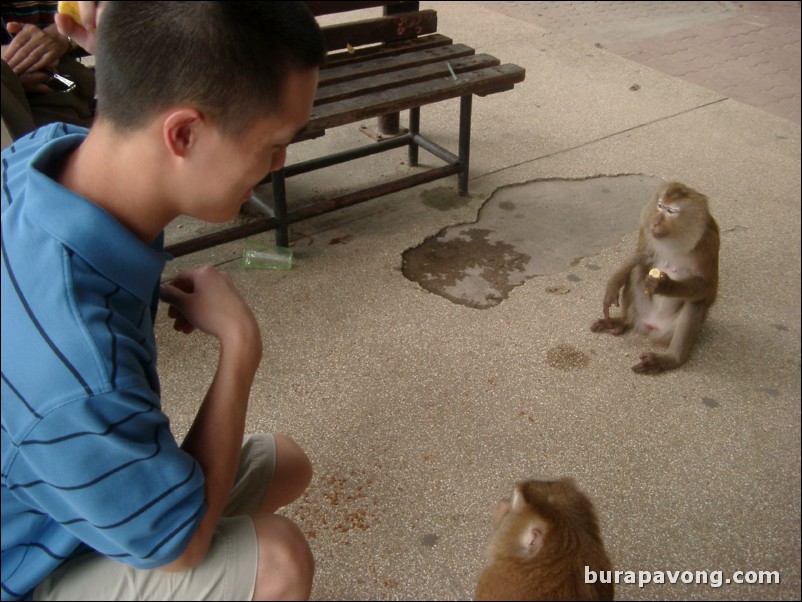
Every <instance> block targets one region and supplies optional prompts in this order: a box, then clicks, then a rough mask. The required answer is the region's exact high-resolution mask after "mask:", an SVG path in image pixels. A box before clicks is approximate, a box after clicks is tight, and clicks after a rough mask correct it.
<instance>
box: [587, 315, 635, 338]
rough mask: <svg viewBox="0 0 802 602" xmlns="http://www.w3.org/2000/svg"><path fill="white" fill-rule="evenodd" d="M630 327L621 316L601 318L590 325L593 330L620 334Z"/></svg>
mask: <svg viewBox="0 0 802 602" xmlns="http://www.w3.org/2000/svg"><path fill="white" fill-rule="evenodd" d="M628 328H629V327H628V326H627V324H626V322H624V321H623V320H621V319H620V318H600V319H598V320H596V321H595V322H594V323H593V325H592V326H591V327H590V329H591V331H593V332H609V333H610V334H612V335H615V336H618V335H621V334H624V333H625V332H626V331H627V329H628Z"/></svg>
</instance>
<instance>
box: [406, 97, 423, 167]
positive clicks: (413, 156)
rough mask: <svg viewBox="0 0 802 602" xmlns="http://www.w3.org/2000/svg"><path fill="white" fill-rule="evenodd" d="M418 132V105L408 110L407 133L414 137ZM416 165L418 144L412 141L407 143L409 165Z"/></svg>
mask: <svg viewBox="0 0 802 602" xmlns="http://www.w3.org/2000/svg"><path fill="white" fill-rule="evenodd" d="M418 134H420V107H415V108H414V109H410V110H409V135H410V136H411V137H412V138H413V139H414V137H415V136H417V135H418ZM417 165H418V145H417V144H416V143H415V142H414V141H412V142H410V143H409V166H410V167H415V166H417Z"/></svg>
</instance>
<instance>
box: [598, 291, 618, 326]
mask: <svg viewBox="0 0 802 602" xmlns="http://www.w3.org/2000/svg"><path fill="white" fill-rule="evenodd" d="M619 290H620V287H615V286H608V287H607V290H606V291H605V292H604V304H603V305H602V313H603V314H604V318H605V319H606V320H609V319H610V307H611V306H612V305H615V306H616V307H618V298H619Z"/></svg>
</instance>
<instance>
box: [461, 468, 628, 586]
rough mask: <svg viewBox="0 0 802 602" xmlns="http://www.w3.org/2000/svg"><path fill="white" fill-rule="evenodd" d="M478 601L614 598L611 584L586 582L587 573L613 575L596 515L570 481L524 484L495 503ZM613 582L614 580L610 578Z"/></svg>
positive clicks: (588, 502)
mask: <svg viewBox="0 0 802 602" xmlns="http://www.w3.org/2000/svg"><path fill="white" fill-rule="evenodd" d="M487 555H488V556H489V557H490V560H491V563H490V564H489V565H488V566H487V567H486V568H485V569H484V570H483V571H482V574H481V575H480V576H479V582H478V584H477V586H476V593H475V595H474V600H612V599H613V593H614V586H613V584H612V583H601V580H600V579H598V580H596V579H594V582H593V583H585V580H586V578H585V574H586V570H591V571H593V574H594V575H598V574H599V572H600V571H606V572H607V573H606V574H608V575H609V574H610V571H611V570H612V564H611V563H610V559H609V558H608V556H607V553H606V552H605V551H604V544H603V543H602V539H601V534H600V532H599V526H598V523H597V520H596V512H595V511H594V509H593V505H592V504H591V502H590V500H589V499H588V498H587V496H585V495H584V494H583V493H582V492H581V491H579V489H577V487H576V484H575V483H574V481H573V480H571V479H560V480H558V481H523V482H521V483H518V484H517V485H516V486H515V491H514V492H513V495H512V500H511V501H503V502H499V503H498V504H497V505H496V515H495V531H494V532H493V535H492V537H491V538H490V543H489V544H488V546H487ZM607 581H610V579H607Z"/></svg>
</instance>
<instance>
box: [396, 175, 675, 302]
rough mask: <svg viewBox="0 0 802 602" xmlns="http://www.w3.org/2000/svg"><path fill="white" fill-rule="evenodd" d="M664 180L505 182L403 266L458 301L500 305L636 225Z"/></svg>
mask: <svg viewBox="0 0 802 602" xmlns="http://www.w3.org/2000/svg"><path fill="white" fill-rule="evenodd" d="M662 183H663V180H661V179H660V178H657V177H655V176H646V175H620V176H598V177H594V178H586V179H582V180H564V179H554V180H536V181H533V182H527V183H524V184H514V185H511V186H503V187H501V188H498V189H497V190H496V191H495V192H494V193H493V194H492V195H490V198H489V199H488V200H487V201H485V203H484V204H483V205H482V207H481V208H480V209H479V216H478V218H477V220H476V221H475V222H473V223H466V224H456V225H454V226H449V227H447V228H444V229H443V230H441V231H440V232H439V233H437V234H435V235H434V236H430V237H429V238H427V239H426V240H425V241H423V242H422V243H421V244H420V245H418V246H417V247H414V248H411V249H407V250H406V251H405V252H404V254H403V264H402V272H403V274H404V276H406V277H407V278H408V279H409V280H412V281H413V282H417V283H418V284H419V285H420V286H422V287H423V288H424V289H425V290H427V291H429V292H432V293H435V294H437V295H441V296H442V297H445V298H446V299H449V300H450V301H453V302H454V303H459V304H461V305H466V306H468V307H473V308H475V309H488V308H490V307H494V306H496V305H498V304H499V303H501V302H502V301H503V300H504V299H506V298H507V297H508V296H509V293H510V291H512V290H513V289H514V288H515V287H517V286H520V285H521V284H523V283H524V282H526V281H527V280H529V279H531V278H534V277H536V276H543V275H548V274H555V273H558V272H562V271H565V270H567V269H569V268H570V267H571V266H572V265H576V263H577V262H578V260H579V259H580V258H582V257H590V256H592V255H595V254H597V253H599V252H601V251H602V250H604V249H605V248H607V247H610V246H612V245H614V244H617V243H618V242H619V241H620V240H621V238H622V237H623V236H624V235H625V234H628V233H630V232H634V231H636V230H637V229H638V220H639V218H640V211H641V209H642V207H643V206H644V205H645V204H646V201H647V200H648V199H649V197H651V195H652V194H653V193H654V191H655V189H656V188H657V187H658V186H659V185H660V184H662ZM423 202H426V203H431V202H432V198H431V196H425V197H424V198H423ZM438 202H439V203H441V204H442V205H445V206H448V201H447V200H446V199H438Z"/></svg>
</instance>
